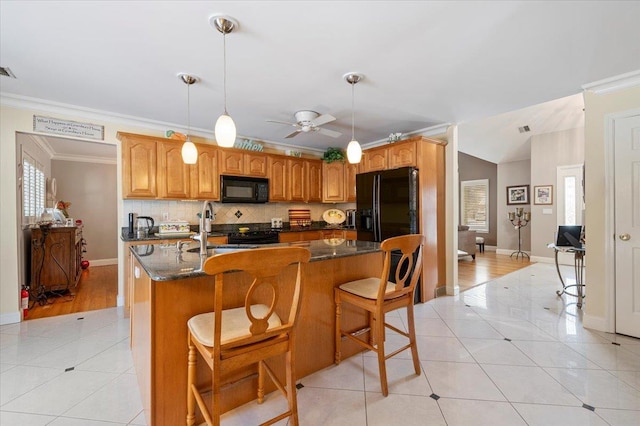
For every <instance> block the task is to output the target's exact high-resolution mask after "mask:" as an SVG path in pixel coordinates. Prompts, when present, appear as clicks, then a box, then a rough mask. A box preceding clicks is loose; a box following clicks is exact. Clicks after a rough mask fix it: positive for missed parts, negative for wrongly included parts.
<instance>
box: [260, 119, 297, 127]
mask: <svg viewBox="0 0 640 426" xmlns="http://www.w3.org/2000/svg"><path fill="white" fill-rule="evenodd" d="M264 121H266V122H268V123H278V124H286V125H287V126H293V127H298V123H289V122H287V121H279V120H264Z"/></svg>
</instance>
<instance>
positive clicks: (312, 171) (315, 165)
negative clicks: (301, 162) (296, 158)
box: [305, 160, 322, 202]
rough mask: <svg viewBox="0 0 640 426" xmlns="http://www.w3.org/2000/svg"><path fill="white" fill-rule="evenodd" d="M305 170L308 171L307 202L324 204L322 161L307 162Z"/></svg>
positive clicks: (306, 180)
mask: <svg viewBox="0 0 640 426" xmlns="http://www.w3.org/2000/svg"><path fill="white" fill-rule="evenodd" d="M305 168H306V170H307V178H306V179H305V182H306V184H307V189H306V191H305V192H306V195H307V199H306V201H310V202H322V161H319V160H318V161H317V160H306V161H305Z"/></svg>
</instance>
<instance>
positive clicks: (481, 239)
mask: <svg viewBox="0 0 640 426" xmlns="http://www.w3.org/2000/svg"><path fill="white" fill-rule="evenodd" d="M482 243H484V237H476V244H482Z"/></svg>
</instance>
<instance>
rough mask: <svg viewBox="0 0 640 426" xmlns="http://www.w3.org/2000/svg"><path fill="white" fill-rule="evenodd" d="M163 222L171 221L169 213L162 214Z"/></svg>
mask: <svg viewBox="0 0 640 426" xmlns="http://www.w3.org/2000/svg"><path fill="white" fill-rule="evenodd" d="M162 220H164V221H165V222H167V221H168V220H169V212H164V213H162Z"/></svg>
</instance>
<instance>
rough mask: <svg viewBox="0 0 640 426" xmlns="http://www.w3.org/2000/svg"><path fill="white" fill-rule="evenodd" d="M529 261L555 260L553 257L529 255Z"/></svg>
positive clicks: (549, 261)
mask: <svg viewBox="0 0 640 426" xmlns="http://www.w3.org/2000/svg"><path fill="white" fill-rule="evenodd" d="M531 261H532V262H538V263H555V260H553V257H542V256H531Z"/></svg>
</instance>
